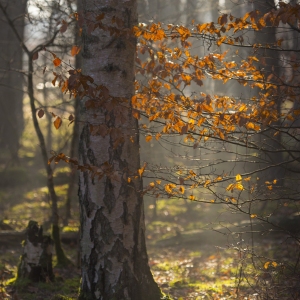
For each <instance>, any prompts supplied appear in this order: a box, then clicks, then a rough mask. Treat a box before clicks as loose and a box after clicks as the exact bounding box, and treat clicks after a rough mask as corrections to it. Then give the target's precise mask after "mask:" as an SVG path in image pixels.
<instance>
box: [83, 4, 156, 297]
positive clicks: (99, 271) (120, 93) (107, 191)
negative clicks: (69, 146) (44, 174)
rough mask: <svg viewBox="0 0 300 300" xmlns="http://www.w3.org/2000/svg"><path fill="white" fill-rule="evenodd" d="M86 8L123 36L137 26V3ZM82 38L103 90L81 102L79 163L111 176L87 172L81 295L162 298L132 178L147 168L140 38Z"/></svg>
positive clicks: (138, 187)
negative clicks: (142, 146)
mask: <svg viewBox="0 0 300 300" xmlns="http://www.w3.org/2000/svg"><path fill="white" fill-rule="evenodd" d="M83 10H84V12H83V17H84V19H85V20H88V19H90V18H92V16H94V17H95V16H97V15H103V16H104V18H103V19H102V23H103V24H104V26H115V27H116V28H118V29H120V30H121V31H122V30H123V29H130V28H131V27H132V26H133V25H134V24H136V22H137V14H136V0H122V1H116V0H83ZM113 18H114V19H115V20H117V23H118V24H116V23H114V22H112V20H113ZM123 32H124V31H123ZM82 37H83V51H82V69H83V74H85V75H90V76H91V77H93V79H94V84H96V85H97V86H100V87H101V89H102V92H101V93H100V95H99V94H98V95H97V96H96V97H90V98H88V97H86V98H85V100H84V101H82V103H81V105H82V107H81V120H80V121H81V122H80V123H81V130H80V132H81V134H80V142H79V160H80V163H81V164H83V165H85V164H89V165H93V166H96V167H97V169H98V170H102V171H103V176H102V178H101V179H98V178H96V177H95V178H92V177H91V176H90V174H89V173H88V172H80V179H79V201H80V209H81V267H82V283H81V293H80V296H79V298H80V299H132V300H142V299H143V300H148V299H149V300H152V299H153V300H157V299H160V296H161V292H160V290H159V288H158V286H157V284H156V283H155V282H154V279H153V276H152V274H151V271H150V268H149V266H148V257H147V251H146V245H145V225H144V210H143V199H142V194H141V191H142V181H141V178H140V177H139V176H136V177H135V178H134V177H132V178H131V180H129V179H128V178H129V177H131V176H133V175H134V174H135V175H136V174H137V170H138V169H139V168H140V158H139V135H138V123H137V120H136V119H134V118H133V117H132V112H131V108H130V99H131V97H132V95H133V92H134V57H135V47H136V40H135V38H134V37H132V36H131V35H130V34H115V35H110V33H109V32H108V31H107V30H104V29H101V30H100V29H99V28H98V29H96V30H94V31H93V32H92V33H89V32H88V30H87V29H84V30H83V34H82ZM107 92H109V95H108V93H107ZM91 94H93V92H91ZM88 103H89V104H88ZM95 128H96V129H97V130H95ZM91 129H92V130H91Z"/></svg>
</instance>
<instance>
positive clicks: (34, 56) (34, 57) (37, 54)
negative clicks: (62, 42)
mask: <svg viewBox="0 0 300 300" xmlns="http://www.w3.org/2000/svg"><path fill="white" fill-rule="evenodd" d="M38 58H39V52H38V51H36V52H34V53H33V55H32V60H37V59H38Z"/></svg>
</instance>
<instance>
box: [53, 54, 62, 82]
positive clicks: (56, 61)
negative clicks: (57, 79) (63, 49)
mask: <svg viewBox="0 0 300 300" xmlns="http://www.w3.org/2000/svg"><path fill="white" fill-rule="evenodd" d="M53 64H54V66H55V67H58V66H59V65H60V64H61V59H59V58H58V57H56V58H54V59H53ZM54 85H55V84H54Z"/></svg>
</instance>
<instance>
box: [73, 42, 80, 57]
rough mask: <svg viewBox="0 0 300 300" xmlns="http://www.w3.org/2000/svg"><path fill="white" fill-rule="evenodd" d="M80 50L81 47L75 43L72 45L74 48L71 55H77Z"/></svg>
mask: <svg viewBox="0 0 300 300" xmlns="http://www.w3.org/2000/svg"><path fill="white" fill-rule="evenodd" d="M79 52H80V47H78V46H76V45H74V46H73V47H72V49H71V55H72V56H75V55H77V54H78V53H79Z"/></svg>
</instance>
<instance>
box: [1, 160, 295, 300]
mask: <svg viewBox="0 0 300 300" xmlns="http://www.w3.org/2000/svg"><path fill="white" fill-rule="evenodd" d="M26 159H27V162H25V165H26V168H25V170H26V172H24V167H22V168H13V169H12V171H11V172H10V170H9V169H6V171H5V172H6V174H10V175H9V176H10V178H11V180H13V181H14V184H12V183H10V184H7V185H4V186H2V188H1V192H0V208H1V214H0V221H3V223H4V224H7V225H9V226H10V227H11V228H12V229H14V230H18V231H19V230H23V229H25V227H26V226H27V224H28V221H29V220H35V221H38V222H39V224H43V225H44V229H45V233H47V232H48V233H50V228H51V226H50V225H51V223H50V222H49V220H50V216H51V210H50V201H49V197H48V192H47V188H46V186H45V174H44V172H43V169H42V166H41V165H40V164H38V163H36V162H35V163H34V164H29V163H28V161H29V162H31V161H32V159H33V158H28V157H27V158H26ZM0 165H1V161H0ZM37 165H38V166H40V168H39V169H38V170H37V171H36V166H37ZM3 172H4V170H3ZM27 172H29V173H28V174H27ZM2 175H3V174H2V173H1V172H0V179H1V176H2ZM3 176H4V175H3ZM68 176H69V168H68V167H66V166H65V165H63V164H62V165H58V166H56V170H55V182H56V192H57V194H58V196H59V203H58V204H59V214H60V219H61V221H62V220H63V217H64V214H65V199H66V193H67V188H68V186H67V181H68ZM154 209H155V205H154V202H153V200H152V199H147V198H146V199H145V211H146V226H147V236H146V238H147V243H148V253H149V264H150V266H151V269H152V272H153V275H154V277H155V280H156V281H157V283H158V284H159V286H160V287H161V289H162V291H163V292H164V293H165V295H166V296H165V299H168V297H170V298H172V299H181V300H185V299H195V300H197V299H244V298H245V297H246V298H245V299H257V295H255V289H253V288H251V286H254V285H259V286H260V287H261V288H265V290H266V289H267V288H268V287H269V285H270V283H271V282H272V281H273V282H276V284H277V283H278V284H279V283H280V280H281V282H282V284H285V278H286V277H284V276H285V274H288V273H289V272H290V273H291V274H292V278H294V279H295V282H296V278H297V277H296V275H293V274H296V273H295V270H294V269H293V265H292V264H291V263H290V262H292V261H293V260H294V261H295V259H294V257H295V256H296V255H297V251H298V250H297V249H298V248H297V247H299V246H297V245H296V244H295V245H293V244H292V243H291V244H289V245H288V246H287V247H285V251H279V250H278V249H279V248H278V247H277V246H276V244H274V242H271V241H268V238H266V239H265V241H264V242H262V243H260V244H259V245H256V246H255V247H256V248H255V251H256V254H257V255H258V256H257V257H256V258H255V260H256V264H255V266H253V261H252V256H251V251H252V249H251V247H250V246H251V245H250V246H249V245H246V244H243V243H242V240H241V241H239V242H237V243H236V244H230V243H229V242H228V243H227V244H224V245H223V247H221V248H220V247H215V246H214V240H213V239H214V238H213V237H212V242H210V243H207V242H206V241H205V242H203V241H202V240H201V239H200V240H198V241H196V242H195V243H193V244H185V243H184V242H183V243H182V242H179V243H178V244H177V245H174V246H172V247H163V248H162V247H160V248H158V247H157V246H156V242H157V241H158V240H163V239H167V238H170V237H176V236H180V235H181V234H182V233H184V232H186V231H197V230H199V229H203V228H209V227H210V226H212V223H213V222H214V220H217V219H218V216H219V215H224V207H216V206H212V205H206V204H199V203H195V202H188V203H187V202H185V201H184V200H182V199H175V198H174V199H158V200H157V201H156V217H155V218H154V217H153V216H154V215H155V214H154ZM223 224H224V223H223ZM78 226H79V213H78V205H77V196H76V190H75V191H74V194H73V200H72V219H70V220H69V221H68V224H63V222H61V232H69V231H78ZM0 233H1V232H0ZM280 243H283V240H282V239H280V238H279V239H278V241H277V245H279V244H280ZM63 248H64V250H65V252H66V254H67V256H68V258H69V259H70V260H71V261H72V262H73V265H74V266H69V267H66V268H58V267H54V273H55V277H56V280H55V282H54V283H52V282H46V283H30V282H28V281H21V282H18V283H17V284H15V285H14V284H12V281H13V278H14V277H15V274H16V270H17V265H18V261H19V257H20V255H21V253H22V247H21V245H18V246H16V245H13V246H11V245H9V244H7V245H6V244H4V245H3V244H1V245H0V299H1V300H2V299H18V300H27V299H28V300H29V299H30V300H31V299H36V300H38V299H43V300H50V299H57V300H58V299H76V298H77V294H78V289H79V285H80V270H79V269H78V268H76V265H77V261H78V259H77V258H78V245H76V243H73V244H71V245H70V244H68V245H66V244H64V245H63ZM53 259H54V260H53V263H54V266H55V264H56V261H57V259H56V256H55V255H54V257H53ZM284 260H285V261H284ZM268 261H270V262H271V263H272V262H275V261H276V262H278V265H277V266H276V267H274V266H273V265H272V264H271V265H270V266H268V268H265V267H264V265H265V263H266V262H268ZM280 261H281V262H283V263H280ZM284 263H285V264H284ZM289 265H290V267H288V266H289ZM286 266H287V267H286ZM293 276H294V277H293ZM276 280H277V281H276ZM296 288H297V284H296V283H295V289H296ZM269 293H271V292H269ZM296 293H297V290H296V291H295V295H296ZM295 299H297V298H295Z"/></svg>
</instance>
